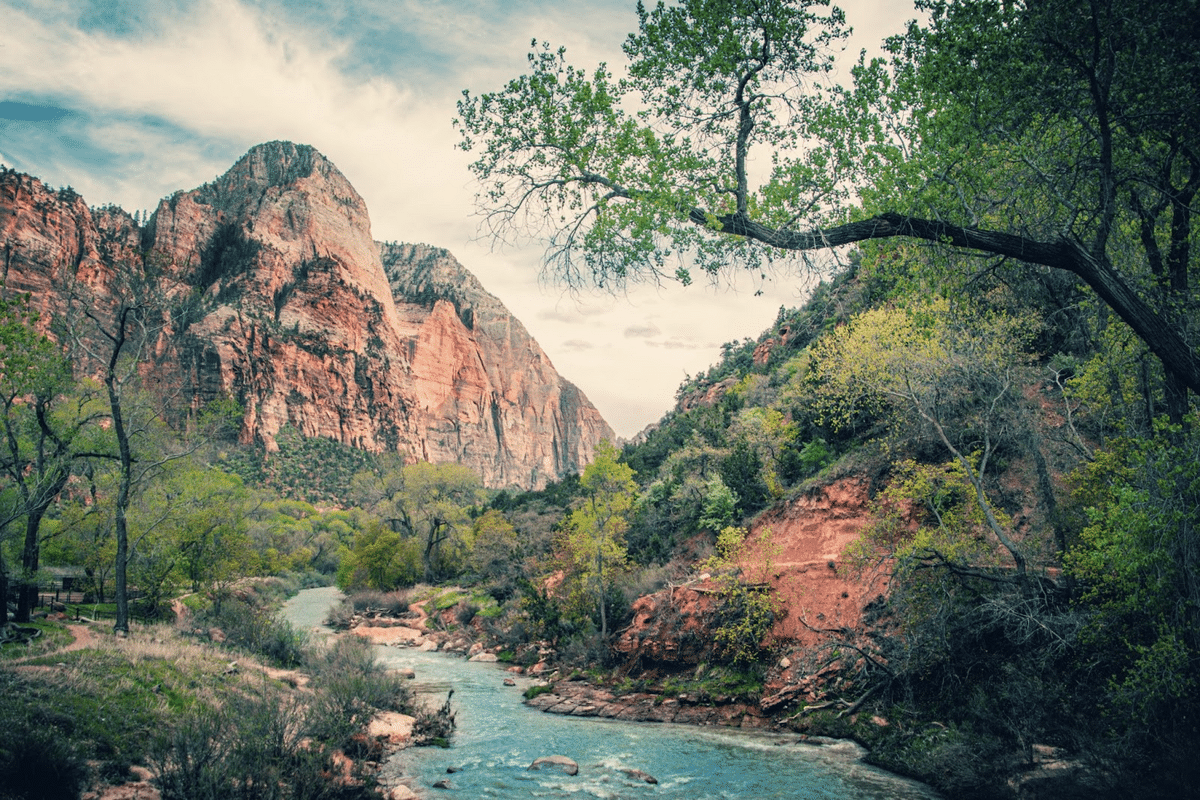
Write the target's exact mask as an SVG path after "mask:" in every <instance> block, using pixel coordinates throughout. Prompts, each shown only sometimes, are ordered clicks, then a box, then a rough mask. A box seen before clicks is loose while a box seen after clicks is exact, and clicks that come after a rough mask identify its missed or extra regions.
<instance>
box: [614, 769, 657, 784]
mask: <svg viewBox="0 0 1200 800" xmlns="http://www.w3.org/2000/svg"><path fill="white" fill-rule="evenodd" d="M621 772H624V773H625V774H626V775H628V776H629V777H630V778H633V779H634V780H635V781H645V782H646V783H658V778H656V777H654V776H653V775H651V774H650V773H648V772H642V771H641V770H640V769H623V770H621Z"/></svg>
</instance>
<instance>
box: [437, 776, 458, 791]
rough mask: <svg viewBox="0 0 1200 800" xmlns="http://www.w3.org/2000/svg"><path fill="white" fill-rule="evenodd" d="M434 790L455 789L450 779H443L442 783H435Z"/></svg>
mask: <svg viewBox="0 0 1200 800" xmlns="http://www.w3.org/2000/svg"><path fill="white" fill-rule="evenodd" d="M433 788H435V789H453V788H454V784H452V783H451V782H450V779H449V778H442V779H441V780H440V781H438V782H437V783H435V784H434V785H433Z"/></svg>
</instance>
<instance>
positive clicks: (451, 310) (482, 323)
mask: <svg viewBox="0 0 1200 800" xmlns="http://www.w3.org/2000/svg"><path fill="white" fill-rule="evenodd" d="M0 257H2V258H3V259H4V261H3V269H4V274H5V277H6V281H7V283H6V285H7V287H8V288H9V289H17V290H23V291H30V292H32V293H33V295H34V297H35V303H36V304H37V306H38V307H39V308H40V309H41V310H42V311H43V312H44V314H45V315H46V317H47V318H50V317H53V316H55V315H59V314H61V313H62V311H63V305H64V300H63V296H62V292H63V289H64V287H65V286H66V285H67V284H68V282H69V281H70V280H72V279H75V280H78V281H79V282H80V283H83V284H85V285H86V286H87V287H88V288H89V289H90V291H91V292H92V294H93V295H94V296H95V297H96V300H95V305H96V306H97V307H98V308H102V307H103V306H106V305H110V303H111V297H110V296H111V292H112V289H111V287H112V286H113V284H114V279H115V277H116V275H117V274H118V273H119V272H120V271H122V270H128V269H130V265H136V264H141V263H145V261H144V260H143V259H145V260H148V261H150V262H151V263H153V264H154V265H156V267H157V269H158V270H159V271H160V273H161V274H160V277H159V282H160V284H161V286H160V288H161V292H162V293H163V295H165V296H166V297H168V298H169V300H168V302H167V303H166V304H165V305H166V306H168V307H170V308H173V309H176V310H178V309H179V308H181V307H182V306H183V301H184V299H185V298H190V304H191V306H192V308H193V310H192V311H191V312H189V313H188V314H186V315H184V316H179V315H178V314H177V313H176V314H175V316H174V318H175V320H176V321H175V323H174V325H173V326H170V327H168V329H167V331H166V333H164V335H163V337H162V339H161V340H160V341H159V342H158V343H157V346H156V347H155V349H154V360H153V363H152V365H151V366H150V367H149V369H148V372H149V373H151V375H150V376H149V377H152V379H153V383H154V384H155V385H157V386H160V387H162V390H163V391H164V392H171V393H176V394H177V396H178V399H177V400H175V401H174V403H176V404H177V405H180V406H182V407H190V408H192V409H196V408H199V407H201V406H202V405H203V404H204V403H206V402H208V401H210V400H212V399H214V398H216V397H219V396H223V395H231V396H233V397H234V398H236V399H237V400H239V401H240V402H241V403H242V406H243V408H244V409H245V418H244V420H243V425H242V431H241V436H242V439H243V440H244V441H247V442H249V441H254V440H258V441H261V442H262V443H263V444H265V446H266V447H267V449H268V450H272V449H273V448H274V437H275V435H276V434H277V433H278V432H279V430H280V429H281V428H282V427H283V426H284V425H286V424H291V425H292V426H294V427H295V428H297V429H298V430H299V431H300V432H301V433H303V434H305V435H307V436H324V437H328V438H331V439H335V440H337V441H340V442H343V443H345V444H348V445H351V446H354V447H359V448H362V449H365V450H370V451H376V452H379V451H400V452H402V453H405V454H407V455H408V456H409V457H410V458H411V459H414V460H416V459H426V460H429V461H434V462H444V461H456V462H460V463H462V464H465V465H467V466H470V467H472V468H473V469H476V470H478V471H479V473H480V474H481V475H482V477H483V480H484V482H485V483H486V484H487V485H489V486H497V487H500V486H520V487H525V488H528V487H536V486H541V485H543V484H544V483H545V482H546V481H547V480H551V479H557V478H559V477H561V476H562V475H565V474H567V473H569V472H573V471H579V470H581V469H582V468H583V466H584V465H585V464H586V463H588V461H590V460H591V457H592V452H593V448H594V447H595V445H596V444H597V443H598V442H599V440H600V439H602V438H606V437H607V438H612V436H613V434H612V431H611V429H610V428H609V427H608V425H607V424H606V423H605V422H604V420H603V418H601V416H600V414H599V412H598V411H596V409H595V408H594V407H593V406H592V405H591V404H590V403H589V402H588V400H587V398H586V397H584V395H583V394H582V393H581V392H580V391H579V390H578V389H577V388H575V387H574V386H573V385H571V384H570V383H569V382H567V381H566V380H564V379H563V378H562V377H561V376H559V375H558V373H557V372H556V371H555V370H554V367H553V365H551V363H550V361H549V359H548V358H546V355H545V354H544V353H543V352H542V350H541V348H540V347H539V346H538V344H537V343H536V342H535V341H533V339H532V338H531V337H530V336H529V334H528V333H527V332H526V331H525V329H524V327H523V326H522V325H521V323H520V322H518V321H517V320H515V319H513V318H512V316H511V315H509V313H508V312H507V310H506V309H505V308H504V306H503V305H502V304H501V303H500V302H499V300H497V299H496V298H495V297H492V296H491V295H489V294H488V293H487V292H486V291H484V289H483V287H482V286H481V285H480V284H479V282H478V281H477V280H476V279H475V278H474V276H472V275H471V274H470V273H469V272H467V270H466V269H465V268H463V267H462V266H461V265H459V264H458V263H457V262H456V261H455V260H454V258H453V257H452V256H451V255H450V254H449V253H447V252H446V251H443V250H437V249H434V248H429V247H426V246H423V245H379V244H377V243H376V242H374V241H373V240H372V238H371V229H370V220H369V218H368V216H367V209H366V205H365V203H364V202H363V200H362V198H361V197H359V195H358V193H357V192H356V191H355V190H354V188H353V187H352V186H351V185H350V184H349V182H348V181H347V180H346V179H345V177H344V176H343V175H342V174H341V173H340V172H338V170H337V168H336V167H334V166H333V165H332V164H331V163H330V162H329V161H328V160H326V159H325V158H324V157H323V156H322V155H321V154H320V153H318V152H317V151H316V150H314V149H313V148H311V147H307V146H302V145H294V144H291V143H288V142H271V143H268V144H264V145H259V146H258V147H255V148H254V149H252V150H251V151H250V152H249V153H247V154H246V155H245V156H244V157H243V158H242V159H241V160H239V161H238V162H237V163H236V164H235V165H234V166H233V167H232V168H231V169H230V170H229V171H228V172H227V173H225V174H224V175H222V176H221V177H220V178H218V179H216V181H214V182H213V183H210V184H206V185H205V186H202V187H200V188H199V189H195V190H192V191H190V192H177V193H176V194H174V195H172V196H171V197H169V198H166V199H164V200H163V201H162V202H161V203H160V204H159V206H158V209H157V211H156V212H155V213H154V215H153V216H152V217H151V219H150V221H149V222H148V223H147V224H146V225H145V227H144V228H139V226H138V225H137V224H136V223H135V222H134V221H133V219H131V218H130V217H129V215H128V214H125V213H124V212H123V211H120V210H119V209H109V210H92V209H89V208H88V207H87V205H86V204H85V203H84V202H83V200H82V199H81V198H79V197H78V196H77V195H74V193H71V192H64V191H60V192H54V191H51V190H49V189H47V188H46V187H45V186H44V185H42V184H41V183H40V182H39V181H37V180H36V179H33V178H30V177H28V176H25V175H20V174H18V173H12V172H9V173H6V174H5V175H3V176H0ZM385 264H386V271H385Z"/></svg>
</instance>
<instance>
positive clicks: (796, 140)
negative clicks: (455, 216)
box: [456, 0, 1200, 420]
mask: <svg viewBox="0 0 1200 800" xmlns="http://www.w3.org/2000/svg"><path fill="white" fill-rule="evenodd" d="M918 5H919V8H921V9H922V10H924V11H926V12H927V13H928V19H929V23H928V24H927V25H925V26H920V25H917V24H915V23H914V24H912V25H911V26H910V27H909V29H908V30H907V32H906V33H904V34H903V35H901V36H898V37H895V38H894V39H892V40H890V41H889V44H888V49H889V52H890V61H888V62H884V61H875V62H872V63H866V62H865V61H864V60H860V62H859V65H858V67H857V68H855V70H854V71H853V77H854V81H853V85H852V86H849V87H846V86H839V85H837V84H836V83H835V82H834V81H833V75H832V73H831V65H832V61H831V51H832V48H833V46H834V45H836V44H837V43H838V42H839V41H840V40H841V39H842V38H843V37H844V36H845V30H846V29H845V20H844V19H843V15H842V14H841V12H840V11H838V10H837V9H828V10H826V8H825V6H824V4H822V3H816V2H810V1H809V0H683V1H682V2H680V3H678V4H672V5H670V6H668V5H665V4H663V3H659V4H657V5H656V6H654V7H653V8H651V9H647V8H646V7H645V6H643V5H642V4H640V3H639V5H638V8H637V13H638V31H637V32H636V33H633V34H631V35H630V36H629V38H628V39H627V40H626V41H625V43H624V48H623V49H624V52H625V56H626V57H627V59H628V65H627V67H626V69H625V70H624V72H623V73H621V74H617V73H615V72H614V71H613V70H611V69H610V68H608V67H607V66H606V65H601V66H600V67H599V68H598V69H596V70H594V71H591V72H589V71H586V70H581V69H579V68H576V67H574V66H572V65H571V64H569V62H568V61H567V58H566V54H565V52H564V51H563V50H562V49H558V50H555V49H553V48H551V47H550V46H548V45H541V46H536V43H535V49H534V51H533V52H532V53H531V54H530V57H529V72H528V74H526V75H524V76H521V77H519V78H516V79H514V80H512V81H510V82H509V83H508V85H507V86H505V87H504V88H503V89H501V90H500V91H497V92H490V93H485V94H478V95H476V94H471V93H470V92H467V93H465V94H464V97H463V99H462V100H461V101H460V103H459V107H458V118H457V120H456V125H457V127H458V129H459V130H460V132H461V133H462V143H461V146H462V147H463V148H464V149H466V150H472V151H475V152H476V154H477V156H478V157H477V160H476V161H475V162H474V164H473V165H472V166H473V170H474V172H475V174H476V176H477V177H478V179H479V181H480V183H481V191H480V193H479V201H480V205H481V211H482V213H483V214H484V215H485V219H486V221H487V225H489V226H490V229H491V231H492V232H493V233H494V234H495V235H496V236H498V237H502V238H505V237H509V236H512V235H529V236H532V237H534V238H538V239H542V240H544V241H546V242H547V253H546V263H547V267H548V268H549V269H550V270H551V271H552V272H553V273H554V274H555V275H556V276H557V277H559V278H561V279H563V280H565V281H567V282H568V283H569V284H581V283H587V282H592V283H596V284H599V285H601V286H608V287H617V286H620V285H622V284H624V283H626V282H628V281H636V280H660V279H663V278H671V277H674V278H675V279H678V280H679V281H681V282H683V283H687V282H689V281H690V280H691V273H692V270H694V269H699V270H701V271H702V272H705V273H708V274H710V275H712V276H717V275H719V274H720V273H721V271H722V270H724V269H726V268H728V267H729V266H730V265H741V266H744V267H746V268H750V269H755V270H757V269H760V268H762V267H764V266H766V265H767V264H768V263H770V262H772V261H774V260H777V259H779V258H787V257H790V256H791V255H793V254H796V253H802V252H805V251H811V250H821V249H827V248H831V247H834V246H837V245H843V244H849V243H853V242H863V241H867V240H872V239H888V238H892V237H912V238H916V239H919V240H925V241H927V242H931V243H937V244H938V245H940V246H947V245H948V246H951V247H954V248H961V249H964V250H967V251H972V252H974V253H976V254H981V255H983V256H985V257H986V259H985V262H984V266H990V265H992V264H993V263H994V262H996V261H999V260H1003V259H1012V260H1015V261H1018V262H1022V263H1025V264H1029V265H1038V266H1040V267H1043V268H1050V269H1052V270H1062V271H1064V272H1066V273H1069V274H1072V275H1074V276H1078V277H1079V278H1080V279H1082V280H1083V282H1085V283H1086V284H1087V285H1088V286H1090V287H1091V288H1092V289H1093V290H1094V291H1095V292H1096V294H1097V295H1098V296H1099V297H1100V298H1101V299H1102V300H1103V301H1104V302H1105V303H1106V304H1108V305H1109V306H1110V307H1111V308H1112V309H1113V310H1114V311H1115V312H1116V313H1117V314H1118V315H1119V316H1120V318H1121V319H1122V320H1123V321H1124V322H1125V323H1127V324H1128V325H1129V326H1130V327H1131V328H1132V329H1133V330H1134V331H1135V332H1136V334H1137V335H1138V336H1139V337H1140V338H1142V339H1143V340H1144V341H1145V342H1146V344H1147V345H1148V347H1149V348H1150V350H1151V351H1152V352H1154V354H1155V355H1157V356H1158V357H1159V359H1161V361H1162V362H1163V364H1164V366H1165V367H1166V372H1167V376H1168V383H1169V387H1170V388H1171V396H1170V397H1169V399H1168V402H1169V405H1170V411H1171V413H1172V416H1173V418H1175V419H1176V420H1178V419H1181V418H1182V416H1183V414H1184V413H1185V411H1186V391H1187V389H1188V388H1190V389H1191V390H1193V391H1196V390H1200V359H1198V358H1197V357H1196V354H1195V351H1194V346H1195V342H1194V334H1193V332H1192V331H1191V326H1190V324H1189V319H1190V318H1191V317H1192V316H1193V315H1192V314H1190V313H1189V311H1190V310H1191V309H1194V308H1195V298H1194V294H1193V291H1192V289H1191V287H1190V274H1189V273H1190V272H1191V271H1192V270H1193V269H1194V259H1193V258H1192V255H1191V245H1192V240H1193V238H1194V235H1193V232H1192V225H1191V222H1192V216H1193V214H1194V203H1193V201H1194V200H1195V197H1196V192H1197V190H1198V189H1200V111H1198V110H1197V106H1196V104H1195V102H1194V98H1193V97H1192V96H1191V95H1192V92H1193V87H1194V86H1195V85H1197V83H1200V55H1197V54H1200V33H1197V30H1198V28H1197V26H1196V25H1195V24H1194V22H1195V18H1196V7H1195V3H1194V2H1191V1H1190V0H1177V1H1176V2H1169V3H1161V4H1157V5H1156V7H1155V11H1154V14H1152V15H1148V14H1146V13H1145V10H1144V8H1142V7H1141V6H1140V5H1139V4H1137V3H1134V2H1133V0H1104V1H1103V2H1097V3H1092V4H1088V5H1087V6H1082V7H1081V6H1079V5H1078V4H1076V3H1073V2H1068V1H1067V0H1048V2H1037V3H1008V2H1004V3H1001V2H996V0H957V1H956V2H946V1H945V0H923V1H922V2H920V3H919V4H918ZM756 158H757V160H756ZM768 163H769V165H770V167H769V168H767V169H759V167H760V166H761V165H764V164H768Z"/></svg>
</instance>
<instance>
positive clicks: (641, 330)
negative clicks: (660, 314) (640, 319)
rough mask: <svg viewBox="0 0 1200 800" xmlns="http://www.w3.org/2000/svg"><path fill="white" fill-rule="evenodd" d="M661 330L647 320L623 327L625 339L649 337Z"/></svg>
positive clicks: (659, 332)
mask: <svg viewBox="0 0 1200 800" xmlns="http://www.w3.org/2000/svg"><path fill="white" fill-rule="evenodd" d="M661 333H662V331H660V330H659V329H658V326H657V325H655V324H654V323H653V322H647V323H646V324H645V325H630V326H629V327H628V328H626V329H625V338H626V339H649V338H650V337H652V336H658V335H659V334H661Z"/></svg>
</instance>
